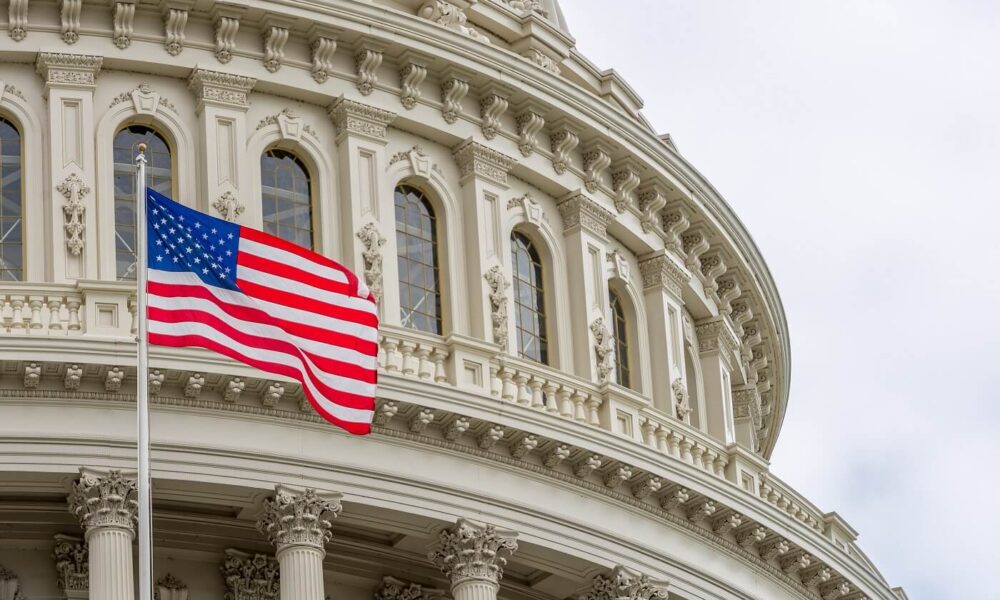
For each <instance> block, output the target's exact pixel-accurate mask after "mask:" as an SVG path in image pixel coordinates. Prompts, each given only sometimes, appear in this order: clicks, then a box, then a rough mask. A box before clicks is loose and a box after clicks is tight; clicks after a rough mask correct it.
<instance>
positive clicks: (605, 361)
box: [590, 317, 615, 383]
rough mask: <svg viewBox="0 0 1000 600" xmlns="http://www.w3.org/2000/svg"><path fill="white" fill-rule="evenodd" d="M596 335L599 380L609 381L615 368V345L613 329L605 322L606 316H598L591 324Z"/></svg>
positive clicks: (595, 345)
mask: <svg viewBox="0 0 1000 600" xmlns="http://www.w3.org/2000/svg"><path fill="white" fill-rule="evenodd" d="M590 332H591V333H592V334H593V335H594V354H595V355H596V356H597V380H598V381H599V382H600V383H607V381H608V378H609V377H610V376H611V372H612V371H613V370H614V360H615V347H614V342H613V337H614V336H612V334H611V329H609V328H608V326H607V325H606V324H605V323H604V317H597V318H596V319H594V321H593V322H592V323H591V324H590Z"/></svg>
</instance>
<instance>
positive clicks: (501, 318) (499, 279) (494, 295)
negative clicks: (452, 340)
mask: <svg viewBox="0 0 1000 600" xmlns="http://www.w3.org/2000/svg"><path fill="white" fill-rule="evenodd" d="M483 278H484V279H486V285H487V286H488V288H489V299H490V316H491V319H492V321H493V343H495V344H497V345H498V346H500V350H501V352H506V351H507V338H508V335H507V331H508V330H507V289H508V288H509V287H510V283H509V282H508V281H507V277H506V276H505V275H504V272H503V268H501V267H500V265H493V266H492V267H490V269H489V270H488V271H486V274H485V275H484V276H483Z"/></svg>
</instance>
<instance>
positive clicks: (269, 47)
mask: <svg viewBox="0 0 1000 600" xmlns="http://www.w3.org/2000/svg"><path fill="white" fill-rule="evenodd" d="M283 25H284V23H282V24H281V25H279V24H272V23H269V24H267V25H265V26H264V68H265V69H267V70H268V72H270V73H277V72H278V69H280V68H281V63H282V61H283V60H284V59H285V44H286V43H288V27H287V26H283Z"/></svg>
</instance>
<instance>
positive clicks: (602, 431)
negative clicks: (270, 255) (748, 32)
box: [0, 0, 905, 600]
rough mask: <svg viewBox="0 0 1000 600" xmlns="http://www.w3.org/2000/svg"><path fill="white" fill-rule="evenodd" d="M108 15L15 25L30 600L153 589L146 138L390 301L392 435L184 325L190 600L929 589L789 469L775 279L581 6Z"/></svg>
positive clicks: (13, 330) (387, 386)
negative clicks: (869, 546)
mask: <svg viewBox="0 0 1000 600" xmlns="http://www.w3.org/2000/svg"><path fill="white" fill-rule="evenodd" d="M85 7H86V8H87V10H86V11H84V10H83V8H84V5H83V2H82V0H59V1H58V2H45V1H42V2H34V1H32V2H30V3H29V2H28V0H10V1H9V11H5V13H4V14H5V15H6V16H7V19H6V21H3V20H2V19H3V16H0V58H2V60H3V68H2V69H0V157H2V160H0V196H2V202H0V358H2V363H0V364H2V367H0V415H2V417H0V448H2V453H3V460H2V465H0V600H13V599H15V598H21V599H26V600H40V599H45V598H67V599H77V598H91V599H93V600H126V599H127V600H131V599H132V598H134V597H136V592H135V586H136V577H135V567H134V565H133V563H134V561H135V550H134V545H133V544H132V541H133V539H134V536H135V508H134V502H132V501H131V499H132V498H133V495H134V489H135V465H136V431H135V413H136V404H135V391H136V357H135V343H134V335H135V330H136V319H137V311H136V297H135V292H136V283H135V277H136V273H135V255H134V252H133V249H134V246H135V238H136V230H135V202H134V193H135V191H134V181H133V179H132V169H133V159H134V156H135V154H136V152H137V148H138V145H139V144H146V145H147V147H148V160H149V167H148V172H147V184H148V185H149V186H150V187H151V188H152V189H155V190H157V191H159V192H161V193H163V194H165V195H167V196H169V197H172V198H174V199H176V200H178V201H179V202H182V203H184V204H186V205H188V206H191V207H193V208H195V209H197V210H200V211H203V212H206V213H210V214H212V215H214V216H217V217H219V218H224V219H227V220H229V221H233V222H236V223H239V224H241V225H245V226H248V227H253V228H258V229H263V230H265V231H268V232H270V233H273V234H275V235H277V236H279V237H282V238H284V239H287V240H289V241H292V242H294V243H297V244H300V245H302V246H306V247H311V248H313V249H315V250H316V251H318V252H321V253H323V254H325V255H327V256H329V257H332V258H334V259H336V260H338V261H340V262H341V263H343V264H345V265H348V266H349V267H350V268H352V269H354V270H355V271H356V272H357V273H358V274H359V276H360V275H363V277H364V278H365V280H366V282H367V284H368V286H369V287H370V288H371V290H372V291H373V292H374V293H375V295H376V297H377V299H378V304H379V314H380V318H381V332H380V344H379V348H380V350H379V357H378V362H379V368H380V374H379V389H378V399H377V403H376V412H375V421H374V427H373V433H372V435H369V436H351V435H348V434H346V433H344V432H342V431H341V430H339V429H336V428H335V427H332V426H331V425H329V424H327V423H326V422H325V421H323V419H321V418H320V417H319V416H318V415H317V414H316V413H315V412H314V410H313V409H312V407H311V406H310V404H309V403H308V402H307V401H306V400H305V398H304V396H303V393H302V390H301V389H300V387H299V386H298V385H297V384H295V383H293V382H291V381H290V380H285V379H282V378H280V377H276V376H272V375H268V374H265V373H262V372H260V371H257V370H255V369H253V368H250V367H247V366H245V365H242V364H237V363H235V362H232V361H230V360H228V359H225V358H222V357H221V356H219V355H216V354H213V353H211V352H208V351H204V350H200V349H195V348H188V349H176V348H164V347H156V346H154V347H151V349H150V356H151V358H150V371H149V373H148V385H149V390H150V403H151V428H152V477H153V482H152V493H153V515H152V518H153V544H154V565H153V567H154V580H155V581H156V585H155V589H156V592H157V597H158V598H160V600H168V599H169V600H188V599H189V600H206V599H209V598H227V599H232V600H270V599H277V598H278V597H279V595H280V597H281V598H282V599H283V600H321V599H322V598H324V597H325V596H328V597H330V598H333V599H335V600H371V599H373V598H374V599H375V600H436V599H438V598H444V597H449V596H450V597H452V598H454V599H455V600H496V598H497V597H498V595H499V596H502V597H504V598H505V599H507V600H564V599H572V600H620V599H622V598H629V599H630V600H653V599H658V600H667V599H669V600H695V599H736V598H759V599H769V600H770V599H784V598H788V599H810V600H812V599H816V598H820V599H822V600H837V599H843V600H860V599H863V598H870V599H872V600H875V599H878V600H900V599H903V598H905V594H904V593H903V592H902V590H900V589H899V588H891V587H890V586H889V585H888V584H887V583H886V581H885V580H884V578H883V577H882V576H881V575H880V574H879V572H878V570H877V569H876V568H875V567H874V566H873V565H872V563H871V562H870V561H869V560H868V559H867V558H866V557H865V555H864V554H863V553H862V552H861V550H860V549H859V547H858V545H857V543H856V540H857V533H856V532H855V531H854V530H853V529H852V528H851V526H850V525H849V524H848V523H846V522H845V521H844V520H843V519H842V518H841V517H839V516H838V515H837V514H836V513H835V512H824V510H822V509H820V508H819V507H817V506H815V505H814V504H812V503H811V502H810V501H809V500H808V499H806V498H804V497H803V496H801V495H800V494H799V493H797V492H796V491H795V490H794V489H792V488H791V487H789V486H788V485H786V484H785V483H783V482H782V481H781V480H780V479H779V478H778V477H777V476H776V475H775V474H774V473H772V472H771V469H770V466H769V462H768V461H769V457H770V455H771V452H772V450H773V448H774V446H775V442H776V440H777V437H778V435H779V433H780V431H781V424H782V420H783V417H784V414H785V410H786V406H787V403H788V400H789V398H788V390H789V371H790V356H789V337H788V336H789V332H788V330H787V325H786V322H785V316H784V312H783V309H782V305H781V300H780V297H779V295H778V290H777V289H776V287H775V284H774V282H773V280H772V278H771V275H770V273H769V272H768V269H767V265H766V263H765V262H764V260H763V258H762V256H761V254H760V252H759V250H758V248H757V246H756V245H755V244H754V241H753V239H752V238H751V236H750V234H749V232H748V231H747V230H746V229H745V228H744V226H743V224H742V223H741V222H740V220H739V219H738V217H737V216H736V214H735V213H734V212H733V210H732V208H731V207H730V206H729V205H728V204H727V203H726V201H725V200H724V199H723V198H722V197H721V196H720V195H719V193H718V192H717V191H716V190H715V189H714V188H713V187H712V184H711V183H710V182H708V181H707V180H706V179H705V178H704V177H703V176H702V175H701V174H700V173H699V172H698V171H697V170H696V169H695V168H694V167H693V166H692V165H690V164H689V163H688V162H687V160H686V159H685V158H684V157H683V155H682V154H680V153H679V152H678V150H677V148H676V147H675V146H674V145H673V143H672V141H671V139H670V137H669V136H668V135H660V134H658V133H657V132H655V131H653V130H652V129H651V127H650V125H649V123H648V122H647V121H645V120H644V118H643V117H642V115H641V113H640V109H641V108H642V101H641V100H640V98H639V97H638V96H637V94H636V93H635V91H634V90H633V89H632V88H631V87H630V86H629V85H628V83H627V82H625V81H624V80H623V79H622V78H621V77H620V76H619V75H618V74H617V73H616V72H615V71H613V70H600V69H598V68H597V67H595V66H594V65H593V64H592V63H591V62H589V61H588V60H587V59H586V58H585V57H584V56H582V55H581V54H580V53H579V52H578V51H577V49H576V48H575V42H574V40H573V38H572V37H571V35H570V33H569V30H568V28H567V25H566V21H565V18H564V17H563V14H562V11H561V10H560V8H559V4H558V2H556V1H555V0H451V1H445V0H327V1H324V2H314V3H302V2H283V3H273V2H260V1H257V0H251V1H248V2H235V1H234V2H202V3H200V4H199V3H197V2H193V1H190V0H149V1H145V2H137V1H136V0H112V1H111V2H110V3H107V2H105V3H88V4H87V5H86V6H85ZM130 549H131V552H130V551H129V550H130ZM296 553H306V554H308V553H311V554H310V556H313V557H316V556H318V557H321V559H322V562H321V563H317V564H321V565H322V568H321V569H319V570H315V569H314V570H310V569H307V568H299V567H301V566H302V565H303V564H305V563H303V562H301V561H300V558H301V557H300V556H298V555H297V554H296Z"/></svg>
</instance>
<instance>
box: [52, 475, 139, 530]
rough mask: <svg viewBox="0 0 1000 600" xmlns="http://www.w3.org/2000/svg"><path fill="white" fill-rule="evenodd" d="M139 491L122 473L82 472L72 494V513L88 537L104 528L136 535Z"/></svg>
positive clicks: (70, 496) (70, 505)
mask: <svg viewBox="0 0 1000 600" xmlns="http://www.w3.org/2000/svg"><path fill="white" fill-rule="evenodd" d="M137 496H138V488H137V487H136V481H135V479H132V478H130V477H127V476H126V475H124V474H123V473H122V472H121V471H118V470H116V469H112V470H110V471H107V472H101V471H96V470H91V469H87V468H81V469H80V479H78V480H77V481H76V482H75V483H74V484H73V489H72V491H71V492H70V494H69V498H68V502H69V512H70V513H71V514H74V515H76V517H77V518H78V519H79V520H80V526H81V527H83V529H84V531H85V532H86V535H87V536H89V535H90V534H91V532H92V531H94V530H95V529H99V528H102V527H111V528H117V529H125V530H128V532H129V533H131V534H133V535H134V534H135V527H136V522H137V519H138V514H137V511H138V508H139V503H138V501H137Z"/></svg>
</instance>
